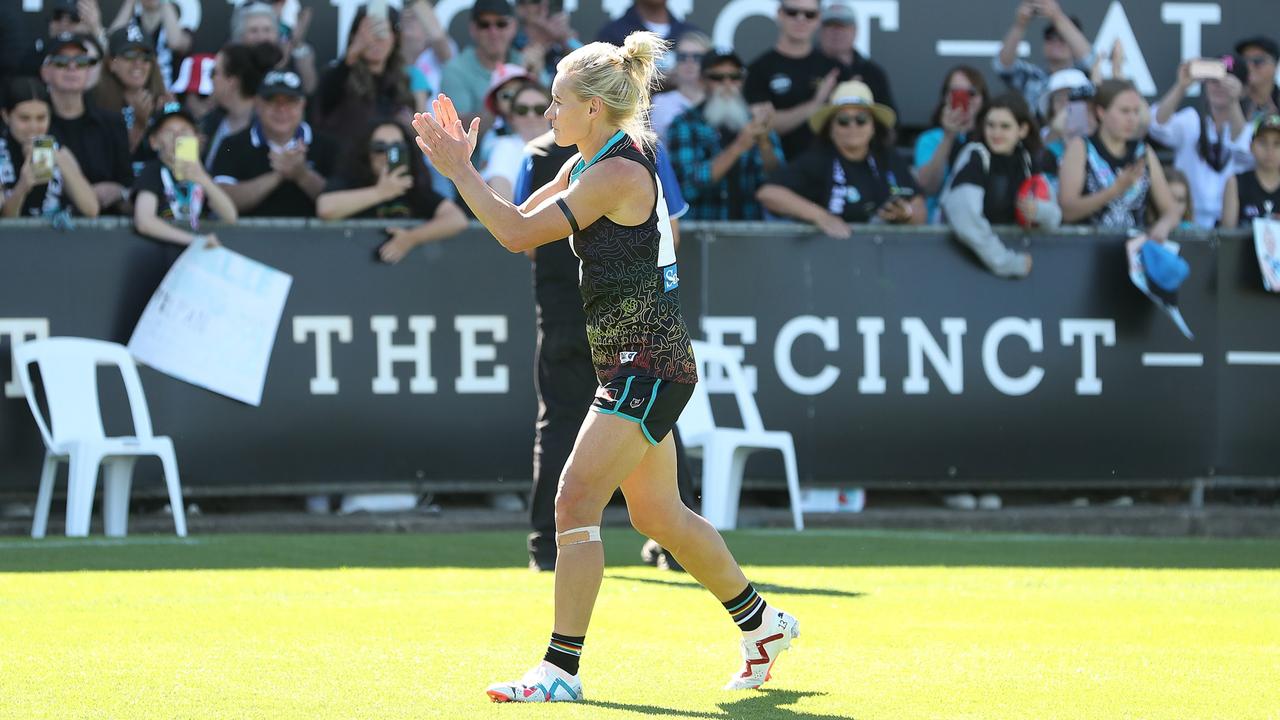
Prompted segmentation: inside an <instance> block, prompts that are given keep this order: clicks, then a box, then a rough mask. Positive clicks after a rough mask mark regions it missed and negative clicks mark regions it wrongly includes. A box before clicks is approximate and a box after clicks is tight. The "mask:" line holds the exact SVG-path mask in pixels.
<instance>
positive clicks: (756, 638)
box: [724, 606, 800, 690]
mask: <svg viewBox="0 0 1280 720" xmlns="http://www.w3.org/2000/svg"><path fill="white" fill-rule="evenodd" d="M798 637H800V623H799V622H798V621H797V620H796V619H795V617H794V616H792V615H788V614H787V613H785V612H782V611H781V610H776V609H774V608H773V607H772V606H766V607H765V609H764V617H763V618H761V622H760V627H758V628H756V629H755V630H752V631H750V632H745V633H743V634H742V667H741V668H740V669H739V670H738V672H736V673H734V675H733V677H732V678H730V679H729V683H728V684H727V685H725V686H724V689H725V690H754V689H756V688H759V687H760V686H761V685H763V684H764V682H765V681H766V680H768V679H770V678H771V677H773V676H772V675H771V674H770V670H772V669H773V664H774V663H775V662H777V661H778V656H779V655H781V654H782V651H784V650H786V649H787V648H790V647H791V641H792V640H794V639H796V638H798Z"/></svg>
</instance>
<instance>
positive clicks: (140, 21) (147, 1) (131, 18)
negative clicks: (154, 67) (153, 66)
mask: <svg viewBox="0 0 1280 720" xmlns="http://www.w3.org/2000/svg"><path fill="white" fill-rule="evenodd" d="M130 25H132V26H134V27H136V28H138V30H140V31H141V32H142V36H143V37H145V38H146V39H147V41H148V42H149V43H151V47H152V48H154V50H155V53H156V63H157V64H158V65H159V66H160V77H161V78H163V79H164V84H165V87H168V86H169V85H170V84H172V83H173V74H174V71H176V70H177V69H178V68H177V66H178V63H179V62H181V60H182V56H183V55H184V54H186V52H187V51H188V50H190V49H191V43H192V38H193V35H192V33H193V32H194V31H195V29H196V28H195V27H193V26H190V25H187V26H184V25H183V23H182V22H180V18H179V17H178V6H177V4H176V3H174V2H170V0H124V2H122V3H120V11H119V12H117V13H116V17H115V19H114V20H112V21H111V27H110V28H108V31H109V32H114V31H116V30H119V29H120V28H123V27H127V26H130Z"/></svg>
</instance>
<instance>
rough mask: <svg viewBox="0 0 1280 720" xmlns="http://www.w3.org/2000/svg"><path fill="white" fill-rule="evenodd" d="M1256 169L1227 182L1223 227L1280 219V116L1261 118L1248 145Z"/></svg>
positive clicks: (1223, 204)
mask: <svg viewBox="0 0 1280 720" xmlns="http://www.w3.org/2000/svg"><path fill="white" fill-rule="evenodd" d="M1249 149H1250V151H1251V152H1252V153H1253V163H1254V164H1253V169H1252V170H1249V171H1247V172H1242V173H1238V174H1236V175H1235V176H1234V177H1232V178H1231V179H1229V180H1227V185H1226V187H1225V188H1224V189H1223V198H1222V227H1224V228H1235V227H1241V228H1247V227H1251V226H1252V225H1253V221H1254V220H1257V219H1258V218H1265V219H1271V220H1275V219H1280V113H1272V114H1270V115H1263V116H1262V117H1260V118H1258V121H1257V123H1256V124H1255V128H1254V130H1253V140H1252V142H1251V143H1250V144H1249Z"/></svg>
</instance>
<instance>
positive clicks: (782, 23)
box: [743, 0, 848, 158]
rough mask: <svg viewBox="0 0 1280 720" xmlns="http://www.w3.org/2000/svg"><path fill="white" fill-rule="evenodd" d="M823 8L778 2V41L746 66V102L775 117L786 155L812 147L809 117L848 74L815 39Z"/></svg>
mask: <svg viewBox="0 0 1280 720" xmlns="http://www.w3.org/2000/svg"><path fill="white" fill-rule="evenodd" d="M821 13H822V9H821V7H820V6H819V4H818V0H784V2H782V3H780V4H779V5H778V16H777V20H778V41H777V42H776V43H775V44H774V46H773V48H772V49H771V50H769V51H768V52H766V53H764V54H763V55H761V56H760V57H758V58H756V59H755V61H753V62H752V63H751V64H750V65H749V66H747V84H746V86H745V88H744V89H743V93H744V94H745V95H746V98H747V102H748V103H750V104H751V105H752V106H753V108H755V109H756V110H755V112H756V113H757V114H758V115H762V116H765V115H769V116H771V117H772V120H771V124H772V127H773V129H774V130H775V131H777V133H778V136H779V137H781V138H782V149H783V151H784V152H785V153H786V156H787V157H788V158H796V157H799V156H800V155H801V153H803V152H804V150H805V149H806V148H808V146H809V142H810V141H811V140H812V139H813V132H812V131H811V130H810V129H809V123H808V120H809V118H811V117H812V116H813V114H814V113H816V112H818V111H819V110H820V109H821V108H822V107H823V106H824V104H825V103H826V102H827V99H828V98H830V97H831V91H832V89H833V88H835V86H836V83H837V82H839V81H842V80H847V79H848V75H847V74H842V73H843V72H844V71H843V70H842V68H841V67H840V65H839V64H838V63H837V62H836V61H835V60H832V59H831V58H829V57H827V56H826V55H823V54H822V52H821V51H820V50H818V48H817V47H816V46H815V44H814V35H815V33H816V32H817V30H818V17H819V15H821Z"/></svg>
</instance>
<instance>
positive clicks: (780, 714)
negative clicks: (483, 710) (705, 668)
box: [582, 689, 853, 720]
mask: <svg viewBox="0 0 1280 720" xmlns="http://www.w3.org/2000/svg"><path fill="white" fill-rule="evenodd" d="M822 695H826V693H819V692H803V691H797V690H768V689H767V690H761V691H759V692H754V693H751V694H750V695H749V696H746V697H744V698H742V699H741V700H734V701H733V702H726V703H717V704H718V705H719V706H720V709H721V710H723V711H724V712H723V713H710V712H699V711H696V710H681V709H680V708H673V707H661V706H659V705H632V704H628V703H616V702H608V701H604V700H583V701H582V704H583V705H591V706H593V707H598V708H601V709H602V710H625V711H627V712H633V713H639V714H643V715H646V716H649V717H677V718H705V719H706V720H727V719H729V718H732V719H733V720H739V719H741V720H750V719H751V718H771V719H772V718H778V719H779V720H852V717H853V716H851V715H819V714H817V713H806V712H799V711H797V710H792V709H791V708H788V707H786V706H787V705H794V704H795V703H797V702H799V701H800V700H801V699H803V698H807V697H815V696H822Z"/></svg>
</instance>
